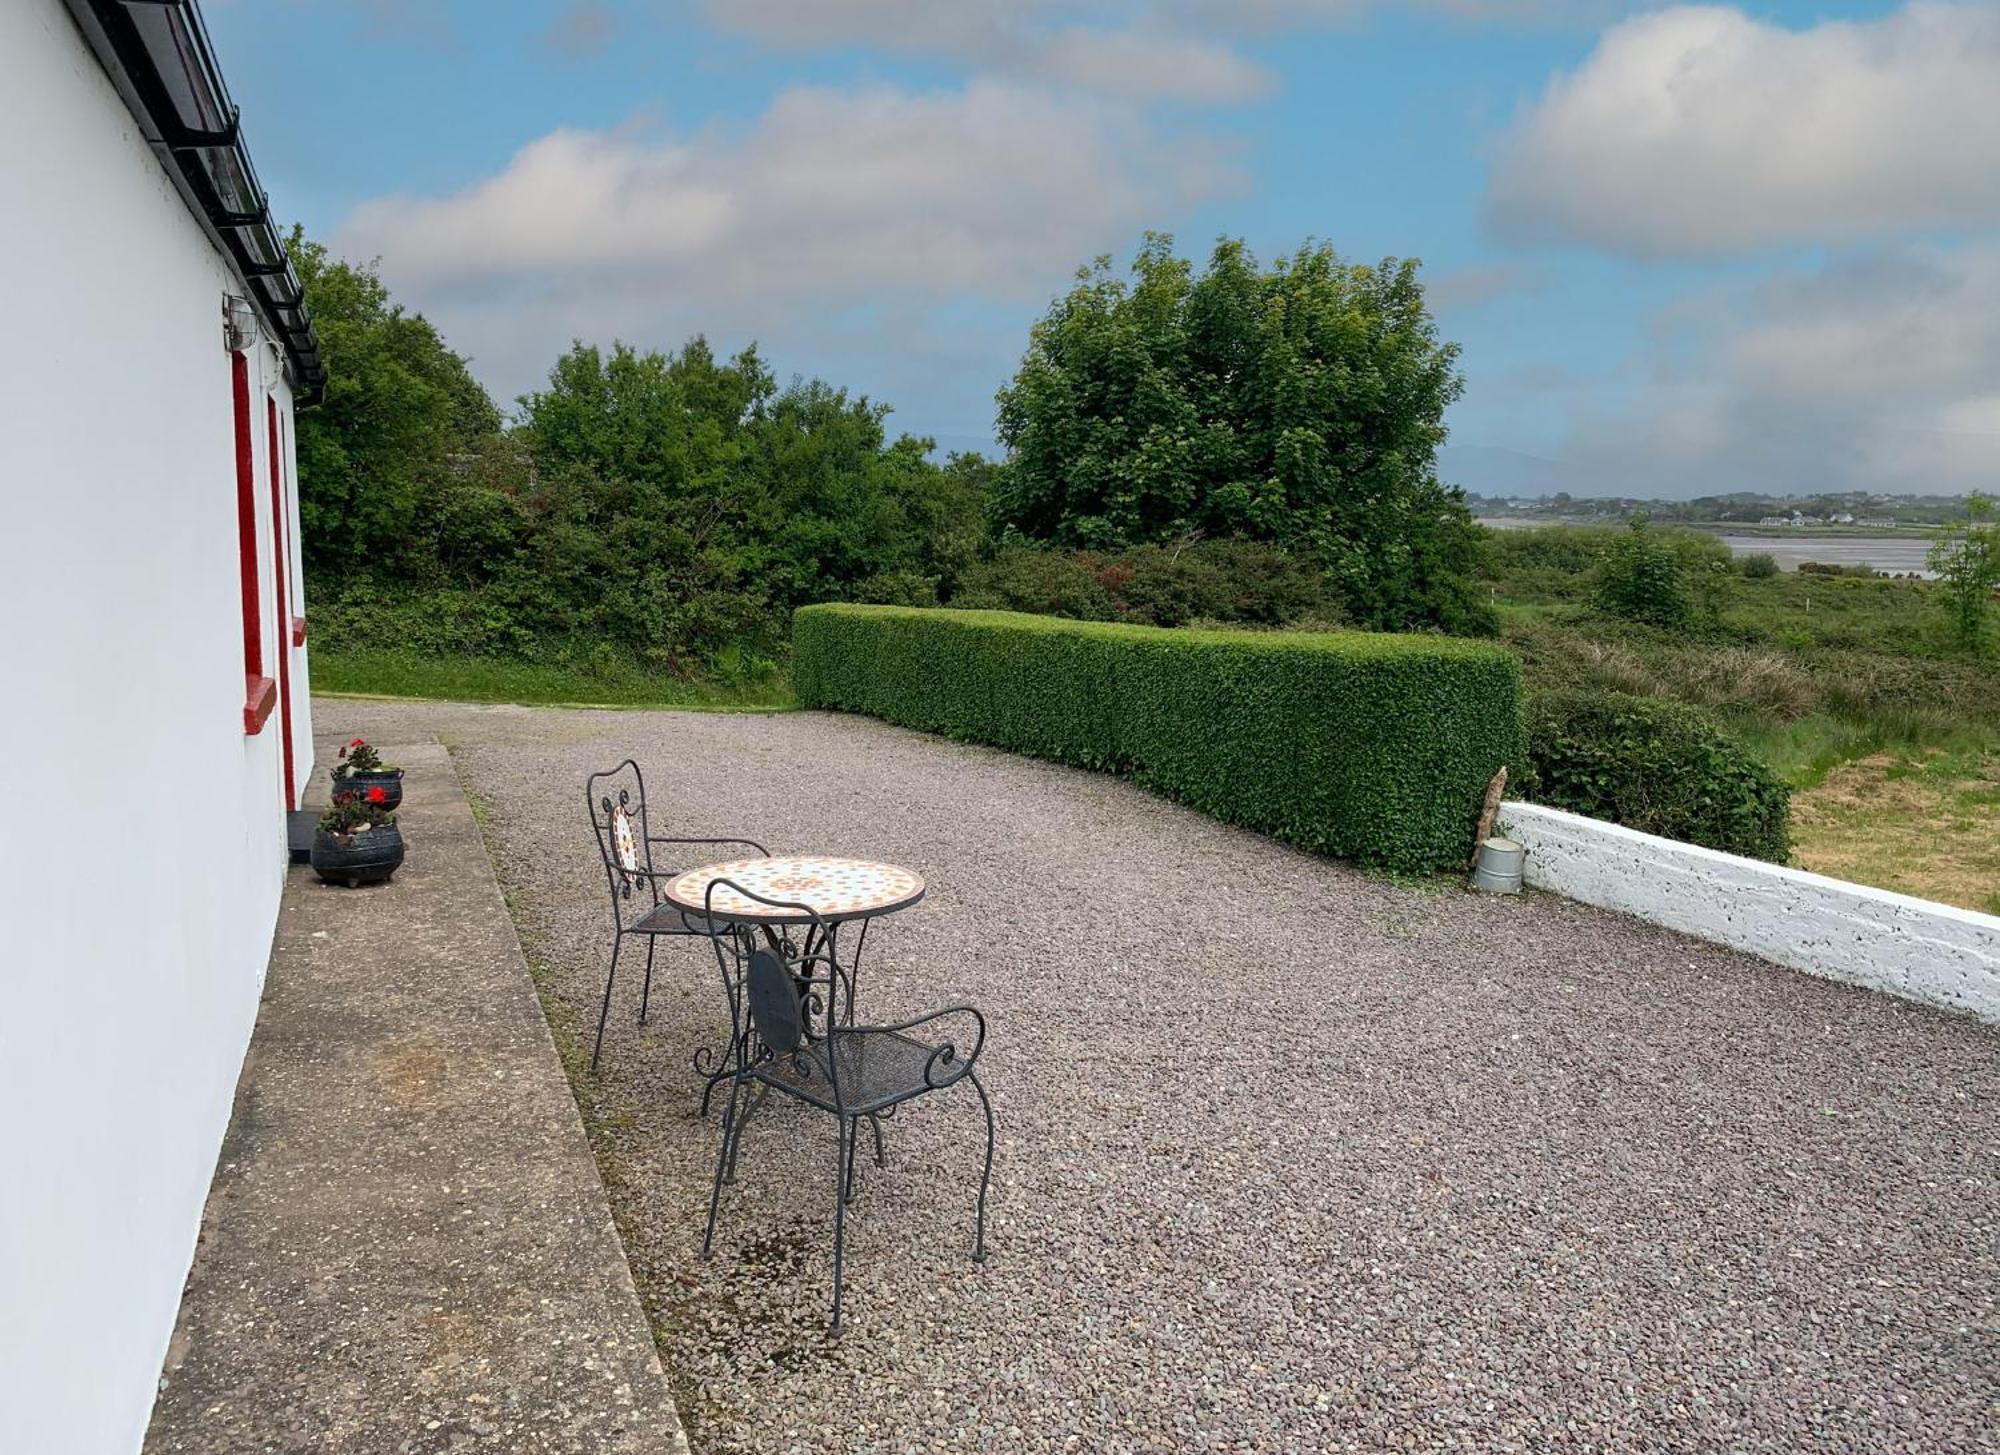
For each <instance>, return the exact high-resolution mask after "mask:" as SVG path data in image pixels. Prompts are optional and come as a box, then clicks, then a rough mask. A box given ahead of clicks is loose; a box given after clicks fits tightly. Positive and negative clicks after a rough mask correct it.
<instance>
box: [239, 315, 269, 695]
mask: <svg viewBox="0 0 2000 1455" xmlns="http://www.w3.org/2000/svg"><path fill="white" fill-rule="evenodd" d="M229 382H230V386H231V393H232V394H233V396H234V402H235V406H236V564H237V570H238V572H239V573H240V574H241V576H242V586H243V682H244V693H243V731H244V732H245V733H249V734H256V733H259V732H261V731H263V728H264V723H265V721H266V720H267V719H269V717H270V716H271V704H270V703H267V702H262V701H261V696H262V695H263V693H266V692H268V691H269V689H270V688H271V685H272V684H271V679H270V678H268V677H266V676H265V675H264V604H263V592H262V590H261V588H260V586H259V583H258V580H257V479H256V465H255V464H254V463H253V461H252V459H251V451H250V359H249V356H248V355H246V354H243V353H235V354H231V355H230V356H229ZM260 683H261V684H262V689H261V690H260V688H259V684H260Z"/></svg>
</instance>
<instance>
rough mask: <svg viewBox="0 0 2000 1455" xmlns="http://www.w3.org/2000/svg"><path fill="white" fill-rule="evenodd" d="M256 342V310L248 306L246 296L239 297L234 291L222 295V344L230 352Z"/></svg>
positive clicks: (248, 301)
mask: <svg viewBox="0 0 2000 1455" xmlns="http://www.w3.org/2000/svg"><path fill="white" fill-rule="evenodd" d="M256 342H257V310H256V309H254V308H252V307H251V306H250V300H249V299H248V298H239V297H237V296H236V295H235V294H234V293H225V294H223V295H222V346H223V347H224V348H225V349H227V350H228V351H229V352H230V353H232V354H234V353H240V352H241V351H242V350H244V349H247V348H249V347H250V346H251V345H252V344H254V343H256Z"/></svg>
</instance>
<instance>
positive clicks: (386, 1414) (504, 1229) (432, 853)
mask: <svg viewBox="0 0 2000 1455" xmlns="http://www.w3.org/2000/svg"><path fill="white" fill-rule="evenodd" d="M383 746H384V747H385V756H386V757H388V758H389V759H391V760H392V761H396V762H400V763H401V764H402V765H403V766H404V768H405V769H406V770H407V772H408V777H407V779H406V792H407V794H408V797H407V798H406V801H405V804H404V807H403V810H402V812H401V815H400V817H401V821H402V823H403V826H404V832H405V834H406V836H407V837H408V839H409V840H410V856H409V859H408V862H407V863H406V864H405V865H404V867H403V869H402V870H401V871H400V872H399V873H398V874H397V876H396V878H395V880H394V882H393V883H391V884H389V885H387V886H382V887H379V888H373V889H361V890H346V889H333V888H329V887H326V886H324V885H321V884H320V883H318V881H317V880H316V879H315V878H314V877H313V875H312V872H311V870H309V869H307V868H305V867H303V866H301V867H297V868H295V869H293V870H292V872H291V881H290V883H289V884H288V885H287V886H286V891H285V898H284V906H283V909H282V912H281V916H280V920H279V925H278V933H277V942H276V946H275V948H274V950H273V953H272V960H271V968H270V975H269V979H268V981H267V982H266V984H265V989H264V1000H263V1005H262V1008H261V1011H260V1013H259V1016H258V1021H257V1031H256V1036H255V1039H254V1040H253V1041H252V1043H251V1048H250V1054H249V1058H248V1060H247V1062H246V1063H245V1066H244V1069H243V1076H242V1080H241V1083H240V1084H239V1086H238V1089H237V1098H236V1110H235V1113H234V1116H233V1118H232V1120H231V1123H230V1128H229V1134H228V1138H227V1140H226V1141H225V1143H224V1145H223V1150H222V1159H221V1164H220V1166H219V1167H218V1169H217V1172H216V1177H215V1183H214V1187H213V1188H212V1190H211V1192H210V1194H209V1202H208V1209H207V1212H206V1215H205V1217H204V1220H203V1227H202V1240H201V1246H200V1250H199V1252H198V1254H197V1256H196V1261H195V1267H194V1271H193V1273H192V1274H191V1276H190V1278H189V1283H188V1290H187V1294H186V1297H185V1299H184V1300H183V1303H182V1307H181V1317H180V1324H179V1327H178V1329H177V1330H176V1332H175V1336H174V1341H173V1344H172V1347H171V1349H170V1351H169V1354H168V1359H167V1368H166V1371H165V1375H164V1379H163V1387H162V1391H161V1394H160V1398H159V1402H158V1404H157V1406H156V1407H155V1410H154V1414H153V1423H152V1429H151V1431H150V1432H149V1434H148V1436H147V1441H146V1447H145V1448H146V1450H147V1451H148V1452H154V1455H167V1452H170V1451H172V1452H178V1451H200V1452H204V1455H216V1452H237V1451H306V1450H310V1451H315V1452H333V1451H353V1452H357V1455H359V1452H366V1455H396V1452H408V1455H424V1452H433V1451H463V1450H474V1449H488V1450H495V1451H508V1452H515V1451H522V1452H530V1451H532V1452H563V1455H572V1452H573V1455H642V1452H645V1455H651V1452H661V1455H667V1452H684V1451H685V1450H686V1448H687V1446H686V1442H685V1440H684V1439H683V1438H682V1436H681V1432H680V1422H679V1420H678V1418H677V1417H676V1415H675V1411H674V1405H673V1401H672V1399H671V1397H670V1394H669V1391H668V1388H667V1384H666V1380H665V1377H664V1375H663V1374H662V1371H661V1368H660V1364H659V1360H658V1357H657V1355H656V1353H655V1351H654V1346H653V1341H652V1338H651V1335H650V1333H649V1331H648V1328H647V1324H646V1319H645V1316H644V1314H643V1313H642V1312H641V1309H640V1306H639V1302H638V1298H637V1294H636V1292H635V1290H634V1288H633V1284H632V1279H631V1274H630V1271H629V1270H628V1268H627V1266H626V1262H625V1257H624V1253H623V1250H622V1248H621V1247H620V1245H619V1240H618V1236H617V1233H616V1231H615V1230H614V1229H613V1227H612V1223H611V1218H610V1215H609V1210H608V1208H607V1205H606V1202H605V1196H604V1189H603V1185H602V1183H601V1181H600V1179H599V1176H598V1170H597V1166H596V1163H595V1161H594V1159H593V1157H592V1155H591V1151H590V1147H589V1145H588V1143H587V1142H586V1141H585V1138H584V1131H583V1126H582V1123H581V1121H580V1119H579V1118H578V1115H577V1110H576V1103H575V1101H574V1100H573V1098H572V1096H571V1093H570V1089H569V1086H568V1083H567V1081H566V1080H565V1078H564V1075H563V1071H562V1068H561V1065H560V1064H559V1062H558V1060H557V1057H556V1052H555V1047H554V1045H553V1043H552V1042H551V1040H550V1036H549V1031H548V1026H547V1023H546V1022H545V1021H544V1019H543V1017H542V1013H541V1009H540V1006H539V1005H538V1003H537V1001H536V998H535V994H534V988H533V986H532V984H531V983H530V981H529V979H528V973H527V967H526V966H525V964H524V963H523V961H522V958H521V953H520V947H519V945H518V943H517V941H516V939H515V936H514V931H513V927H512V925H511V924H510V923H509V920H508V918H507V912H506V909H505V906H504V905H503V903H502V901H501V898H500V893H499V890H498V888H497V886H496V884H495V882H494V878H493V872H492V869H491V866H490V864H489V862H488V859H487V857H486V853H485V850H484V848H483V846H482V844H481V842H480V838H479V832H478V829H477V827H476V826H475V824H474V822H473V818H472V814H471V812H470V810H469V809H468V807H467V804H466V800H465V798H464V796H463V794H462V793H461V792H460V791H459V788H458V784H457V781H456V779H455V778H454V776H453V773H452V769H451V764H450V761H449V759H448V758H447V756H446V754H445V752H444V750H443V749H442V748H440V747H438V746H437V745H436V744H435V743H434V742H422V743H418V744H413V745H409V746H404V745H395V746H390V745H388V744H387V743H385V744H384V745H383ZM333 756H334V749H333V748H332V747H331V746H326V745H323V746H322V747H321V749H320V752H319V758H320V760H321V761H322V762H329V761H331V760H332V758H333ZM0 1444H4V1439H0Z"/></svg>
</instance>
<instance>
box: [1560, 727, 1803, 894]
mask: <svg viewBox="0 0 2000 1455" xmlns="http://www.w3.org/2000/svg"><path fill="white" fill-rule="evenodd" d="M1528 740H1529V747H1530V758H1529V761H1530V763H1531V764H1532V767H1533V772H1532V775H1531V777H1530V778H1529V780H1528V781H1527V782H1526V783H1524V784H1523V785H1522V786H1523V788H1524V789H1525V790H1526V793H1525V795H1524V796H1526V797H1528V798H1530V799H1532V800H1533V801H1534V802H1536V803H1545V804H1547V805H1548V806H1549V807H1550V808H1564V809H1568V810H1569V811H1570V812H1571V813H1582V814H1588V815H1589V816H1590V817H1592V818H1603V819H1609V820H1611V822H1613V823H1622V824H1624V825H1625V826H1626V827H1627V828H1632V829H1638V830H1639V831H1640V832H1642V833H1648V834H1659V835H1660V836H1661V837H1663V838H1669V839H1679V840H1681V841H1682V842H1683V843H1689V844H1701V845H1703V846H1704V847H1706V848H1710V849H1720V850H1722V851H1723V852H1724V853H1727V854H1743V855H1747V856H1748V857H1750V858H1753V859H1768V860H1770V861H1771V862H1772V863H1774V864H1782V863H1784V862H1785V860H1786V858H1787V857H1788V856H1789V854H1790V849H1791V845H1790V842H1789V839H1790V835H1789V827H1790V819H1791V800H1792V790H1791V789H1790V788H1788V787H1787V786H1786V785H1785V782H1784V780H1783V779H1781V778H1780V777H1778V775H1777V774H1776V773H1774V772H1773V771H1772V770H1771V768H1770V767H1769V765H1767V764H1766V763H1765V762H1764V761H1763V760H1762V759H1760V758H1758V757H1757V756H1756V755H1755V754H1753V753H1751V751H1750V750H1749V749H1748V748H1746V747H1744V746H1743V745H1742V744H1741V743H1739V742H1737V741H1736V740H1735V739H1734V738H1732V737H1731V736H1729V734H1728V733H1727V732H1725V731H1723V728H1722V725H1721V724H1720V723H1719V722H1717V721H1716V719H1715V717H1714V715H1713V714H1711V713H1708V712H1705V711H1704V710H1702V709H1701V708H1699V707H1696V706H1694V705H1693V704H1691V703H1686V702H1670V701H1666V700H1663V699H1661V698H1657V697H1632V696H1628V695H1627V694H1625V693H1622V692H1558V693H1551V694H1548V695H1546V696H1544V695H1542V694H1540V693H1537V694H1536V695H1535V697H1534V698H1533V700H1532V701H1531V703H1530V705H1529V711H1528Z"/></svg>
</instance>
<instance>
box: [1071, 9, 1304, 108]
mask: <svg viewBox="0 0 2000 1455" xmlns="http://www.w3.org/2000/svg"><path fill="white" fill-rule="evenodd" d="M1031 69H1032V70H1033V71H1034V72H1035V73H1036V74H1038V75H1040V76H1042V77H1044V78H1046V79H1047V80H1049V81H1052V82H1055V83H1057V84H1061V85H1069V86H1076V87H1079V88H1081V89H1083V90H1086V91H1094V92H1097V93H1099V94H1101V95H1105V96H1124V97H1130V98H1132V99H1134V100H1148V99H1154V98H1163V99H1164V98H1172V99H1177V100H1186V101H1202V102H1211V103H1228V102H1234V101H1248V100H1251V99H1253V98H1255V97H1257V96H1261V95H1263V94H1265V93H1266V92H1267V91H1269V90H1270V89H1271V88H1272V86H1273V84H1274V80H1273V77H1272V76H1271V74H1270V73H1269V72H1268V71H1266V70H1265V69H1264V68H1263V67H1262V66H1259V65H1257V64H1255V63H1254V62H1252V61H1248V60H1245V59H1244V58H1243V57H1242V56H1240V55H1238V54H1237V53H1236V52H1235V51H1233V50H1231V49H1230V48H1229V47H1228V46H1225V45H1220V44H1217V43H1216V42H1214V41H1208V40H1202V39H1200V38H1198V37H1195V36H1189V35H1179V34H1175V33H1173V32H1171V31H1156V30H1140V29H1131V30H1093V29H1090V28H1088V27H1085V26H1070V27H1067V28H1065V29H1063V30H1059V31H1057V32H1055V33H1054V34H1052V35H1050V36H1048V37H1047V39H1046V40H1045V41H1044V42H1043V43H1042V44H1041V45H1040V46H1039V47H1038V48H1037V49H1036V51H1035V52H1034V59H1033V65H1032V67H1031Z"/></svg>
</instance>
